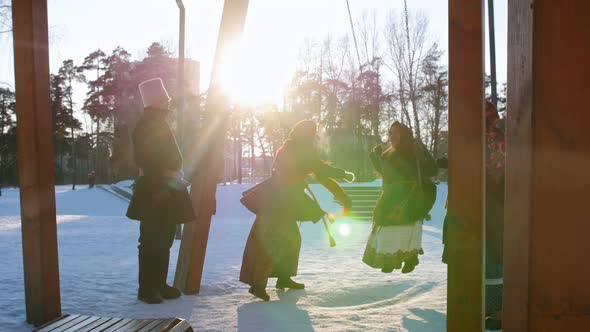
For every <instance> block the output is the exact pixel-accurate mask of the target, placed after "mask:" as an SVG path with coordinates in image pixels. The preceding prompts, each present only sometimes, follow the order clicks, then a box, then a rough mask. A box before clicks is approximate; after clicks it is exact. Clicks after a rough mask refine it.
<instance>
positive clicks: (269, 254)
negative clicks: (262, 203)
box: [240, 213, 301, 285]
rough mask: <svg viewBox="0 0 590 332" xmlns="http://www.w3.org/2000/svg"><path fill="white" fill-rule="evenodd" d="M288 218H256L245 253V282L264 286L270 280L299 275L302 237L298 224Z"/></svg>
mask: <svg viewBox="0 0 590 332" xmlns="http://www.w3.org/2000/svg"><path fill="white" fill-rule="evenodd" d="M273 217H275V218H276V219H275V218H273ZM285 217H286V216H282V217H281V216H276V215H274V213H273V215H272V216H271V215H269V216H265V217H263V216H258V217H257V218H256V220H255V221H254V225H253V226H252V230H250V235H249V236H248V241H247V242H246V248H245V249H244V257H243V259H242V269H241V271H240V281H241V282H243V283H246V284H248V285H254V284H263V283H266V280H267V279H268V278H275V277H277V278H278V277H292V276H295V275H297V268H298V266H299V251H300V249H301V234H300V233H299V227H298V226H297V222H296V220H293V219H291V220H285Z"/></svg>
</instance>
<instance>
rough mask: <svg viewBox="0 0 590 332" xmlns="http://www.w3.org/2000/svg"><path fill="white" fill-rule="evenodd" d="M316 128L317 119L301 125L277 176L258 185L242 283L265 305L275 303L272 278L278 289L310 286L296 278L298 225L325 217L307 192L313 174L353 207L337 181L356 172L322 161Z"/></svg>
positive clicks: (283, 151) (280, 155) (281, 156)
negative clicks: (268, 288) (270, 288)
mask: <svg viewBox="0 0 590 332" xmlns="http://www.w3.org/2000/svg"><path fill="white" fill-rule="evenodd" d="M316 130H317V126H316V123H315V122H314V121H311V120H303V121H300V122H298V123H297V124H296V125H295V126H294V127H293V130H292V131H291V133H290V134H289V137H288V139H287V140H286V141H285V142H284V144H283V145H282V146H281V147H280V148H279V150H278V151H277V155H276V158H275V161H274V164H273V174H272V177H271V178H270V179H269V180H267V181H265V182H263V183H262V184H261V185H259V186H260V189H259V190H261V191H263V192H264V194H262V196H263V198H262V199H261V200H260V207H259V209H258V211H257V212H256V220H255V221H254V224H253V226H252V229H251V231H250V235H249V236H248V241H247V243H246V248H245V249H244V256H243V260H242V268H241V271H240V281H241V282H243V283H245V284H248V285H250V286H251V287H250V290H249V292H250V293H251V294H253V295H254V296H256V297H258V298H260V299H262V300H264V301H268V300H269V299H270V297H269V295H268V294H267V292H266V284H267V282H268V278H275V277H276V278H277V283H276V288H277V289H285V288H290V289H303V288H304V287H305V285H304V284H301V283H298V282H295V281H293V279H291V277H293V276H295V275H297V267H298V264H299V251H300V249H301V234H300V233H299V228H298V227H297V221H313V222H317V221H319V220H320V219H321V218H322V217H323V216H324V215H325V214H326V212H325V211H323V210H322V209H321V207H320V206H319V205H318V204H317V202H315V201H314V200H312V199H311V198H310V197H309V196H307V195H306V194H305V192H304V189H305V188H306V182H305V178H306V177H307V176H309V175H311V174H314V175H315V177H316V179H317V180H318V181H319V182H320V183H322V184H323V185H324V186H325V187H326V188H327V189H328V190H329V191H330V192H332V193H333V194H334V195H335V197H336V199H337V200H338V201H340V202H341V204H343V206H344V207H345V210H346V209H348V208H350V199H349V198H348V196H346V193H345V192H344V190H343V189H342V187H340V185H339V184H338V183H337V182H336V181H334V179H347V180H349V181H352V180H353V179H354V174H352V173H350V172H346V171H344V170H342V169H339V168H336V167H332V166H330V165H329V164H328V163H327V162H324V161H322V160H321V159H320V155H319V152H318V149H317V147H316ZM262 187H264V188H262ZM253 192H254V191H253ZM245 197H246V196H245Z"/></svg>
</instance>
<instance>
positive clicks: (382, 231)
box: [363, 122, 437, 273]
mask: <svg viewBox="0 0 590 332" xmlns="http://www.w3.org/2000/svg"><path fill="white" fill-rule="evenodd" d="M389 141H390V146H389V147H388V148H387V149H386V150H385V151H383V149H382V147H381V145H377V146H376V147H375V148H374V149H373V152H372V153H371V154H370V158H371V161H372V163H373V166H374V167H375V170H376V171H377V173H379V174H380V175H381V176H382V178H383V191H382V193H381V196H380V197H379V200H378V201H377V205H376V206H375V209H374V211H373V230H372V232H371V235H370V237H369V240H368V243H367V246H366V249H365V253H364V255H363V262H364V263H365V264H367V265H369V266H371V267H373V268H379V269H381V271H382V272H385V273H389V272H392V271H393V270H394V269H400V268H401V269H402V273H409V272H411V271H413V270H414V268H415V267H416V265H418V262H419V260H418V255H419V254H422V253H423V251H422V221H423V220H424V219H425V218H426V217H427V215H428V212H429V211H430V209H431V208H432V205H433V204H434V201H435V199H436V186H435V185H434V183H433V182H432V181H431V179H430V178H431V177H433V176H435V175H436V173H437V167H436V164H435V162H434V159H433V158H432V156H431V155H430V153H429V152H428V150H427V149H426V147H425V146H424V144H422V142H420V141H418V140H415V139H414V137H413V134H412V131H411V129H410V128H408V127H407V126H406V125H404V124H402V123H399V122H395V123H393V124H392V125H391V127H390V129H389ZM402 264H403V268H402Z"/></svg>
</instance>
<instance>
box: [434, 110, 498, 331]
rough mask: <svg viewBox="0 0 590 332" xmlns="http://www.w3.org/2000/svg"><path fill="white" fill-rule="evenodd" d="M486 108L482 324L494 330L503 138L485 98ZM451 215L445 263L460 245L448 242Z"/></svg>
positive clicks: (445, 231)
mask: <svg viewBox="0 0 590 332" xmlns="http://www.w3.org/2000/svg"><path fill="white" fill-rule="evenodd" d="M485 111H486V113H485V117H486V118H485V121H486V122H485V126H486V127H485V130H486V132H485V140H486V159H485V177H486V200H485V204H486V206H485V208H486V209H485V211H486V212H485V227H486V228H485V230H486V233H485V234H486V239H485V244H486V248H485V252H486V257H485V276H486V280H485V283H486V287H485V319H486V320H485V327H486V330H492V331H494V330H500V329H501V328H502V289H503V280H502V276H503V264H504V260H503V257H504V177H505V160H506V139H505V136H504V131H503V130H502V128H501V126H500V116H499V114H498V111H497V110H496V107H495V106H494V104H493V103H492V102H490V101H486V108H485ZM446 166H447V165H445V167H446ZM451 218H452V217H451V215H450V214H449V213H447V215H446V216H445V220H444V223H443V245H444V249H443V255H442V262H443V263H445V264H447V263H448V255H449V251H450V250H451V249H450V248H451V247H452V246H455V245H460V244H457V243H451V242H449V230H448V225H449V223H450V222H451V221H450V219H451Z"/></svg>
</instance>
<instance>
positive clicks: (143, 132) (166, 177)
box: [127, 78, 195, 304]
mask: <svg viewBox="0 0 590 332" xmlns="http://www.w3.org/2000/svg"><path fill="white" fill-rule="evenodd" d="M139 90H140V93H141V97H142V100H143V103H144V115H143V117H142V118H141V119H140V120H139V122H138V123H137V126H136V127H135V130H134V132H133V148H134V158H135V163H136V164H137V166H139V168H140V169H141V174H142V175H141V176H140V178H139V179H138V180H137V181H136V182H135V185H134V189H133V197H132V198H131V202H130V203H129V208H128V210H127V217H129V218H131V219H135V220H139V221H140V230H139V246H138V249H139V290H138V293H137V298H138V299H139V300H141V301H143V302H146V303H150V304H155V303H161V302H162V298H164V299H174V298H178V297H180V291H179V290H177V289H176V288H174V287H171V286H169V285H168V284H167V283H166V277H167V275H168V263H169V259H170V247H171V246H172V243H173V242H174V235H175V232H176V225H177V224H179V223H185V222H190V221H192V220H194V219H195V214H194V212H193V209H192V205H191V201H190V198H189V195H188V190H187V188H186V187H187V184H188V183H187V182H186V181H185V180H184V179H183V178H182V157H181V154H180V150H179V148H178V145H177V144H176V140H175V138H174V135H173V134H172V131H171V129H170V127H169V126H168V124H167V122H166V115H167V114H168V103H169V102H170V98H169V97H168V93H167V92H166V90H165V89H164V85H163V83H162V80H161V79H159V78H156V79H152V80H148V81H145V82H143V83H141V84H140V85H139Z"/></svg>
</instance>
